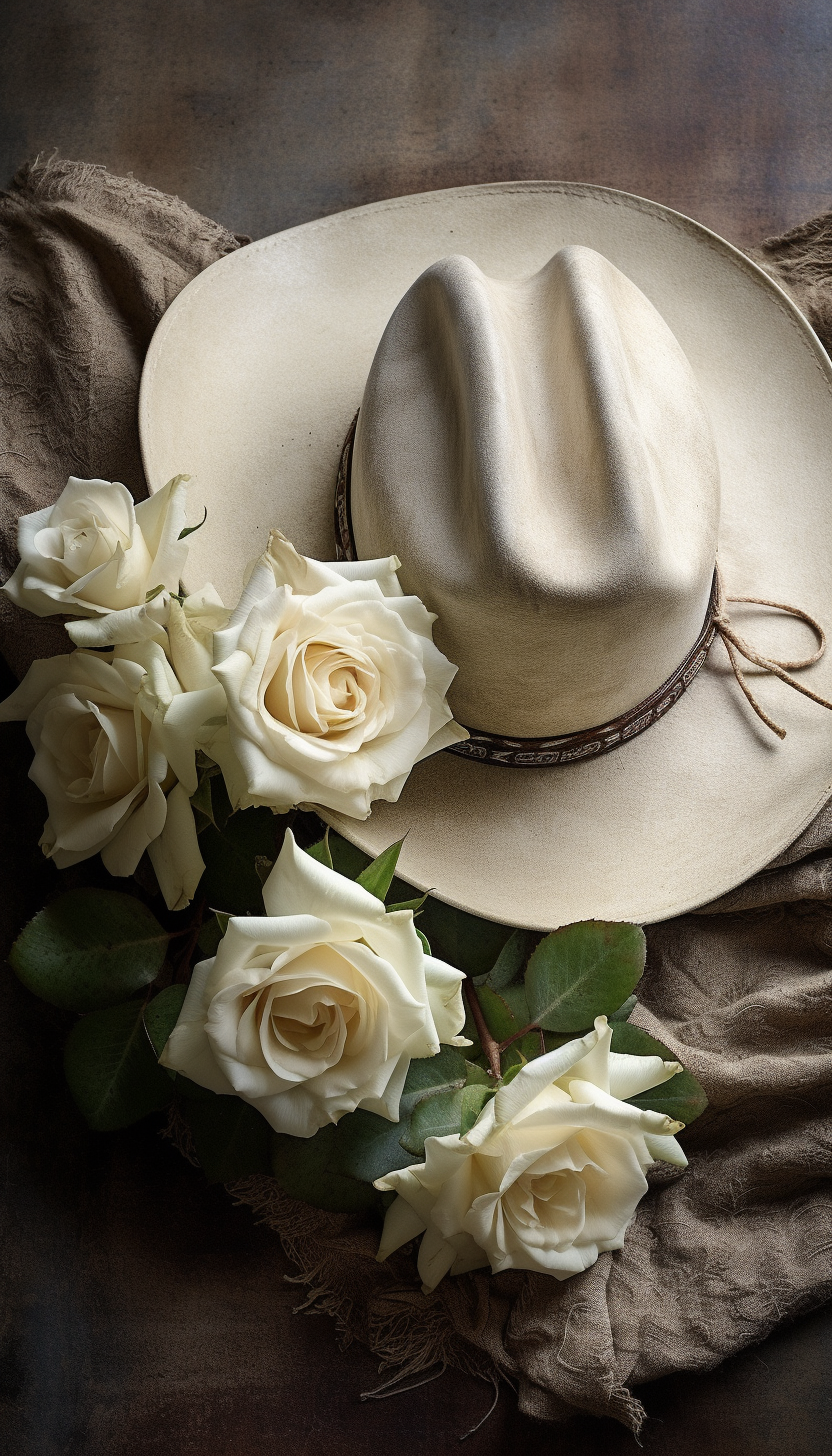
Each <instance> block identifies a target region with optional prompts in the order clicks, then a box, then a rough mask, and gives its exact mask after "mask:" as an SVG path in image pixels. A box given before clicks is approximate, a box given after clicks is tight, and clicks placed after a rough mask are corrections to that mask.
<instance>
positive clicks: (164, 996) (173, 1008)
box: [144, 986, 187, 1076]
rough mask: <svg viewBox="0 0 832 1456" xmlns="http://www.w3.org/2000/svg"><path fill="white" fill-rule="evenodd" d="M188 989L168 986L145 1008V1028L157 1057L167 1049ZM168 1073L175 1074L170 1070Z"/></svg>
mask: <svg viewBox="0 0 832 1456" xmlns="http://www.w3.org/2000/svg"><path fill="white" fill-rule="evenodd" d="M186 989H187V988H186V987H185V986H166V987H165V989H164V991H160V992H159V994H158V996H154V997H153V1000H152V1001H148V1003H147V1005H146V1006H145V1008H144V1025H145V1030H146V1032H147V1034H148V1036H149V1037H150V1044H151V1046H152V1047H153V1050H154V1052H155V1053H156V1056H157V1057H160V1056H161V1055H162V1052H163V1051H164V1050H165V1043H166V1042H167V1039H168V1037H169V1036H170V1034H171V1032H172V1031H173V1028H174V1027H175V1025H176V1023H177V1021H178V1020H179V1013H180V1012H181V1010H182V1006H183V1003H184V1001H185V992H186ZM168 1075H169V1076H173V1075H175V1074H174V1073H170V1072H169V1073H168Z"/></svg>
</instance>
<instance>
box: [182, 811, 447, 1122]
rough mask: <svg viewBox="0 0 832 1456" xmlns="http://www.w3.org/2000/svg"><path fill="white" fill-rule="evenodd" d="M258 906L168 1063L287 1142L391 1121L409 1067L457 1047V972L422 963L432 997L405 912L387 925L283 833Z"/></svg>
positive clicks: (199, 978)
mask: <svg viewBox="0 0 832 1456" xmlns="http://www.w3.org/2000/svg"><path fill="white" fill-rule="evenodd" d="M263 900H264V903H265V906H266V910H267V912H268V913H267V915H266V916H261V917H255V916H245V917H239V918H232V919H231V920H230V921H229V924H228V929H227V931H226V934H225V936H224V937H223V939H222V941H221V942H220V945H219V948H218V950H217V954H216V957H215V958H214V959H213V960H211V961H204V962H202V964H201V965H200V966H197V968H196V970H195V972H194V975H193V978H192V980H191V983H190V985H189V987H188V992H187V995H186V997H185V1002H184V1005H183V1007H182V1013H181V1015H180V1017H179V1020H178V1022H177V1024H176V1026H175V1028H174V1030H173V1032H172V1033H171V1036H170V1038H169V1040H168V1043H167V1045H166V1047H165V1050H164V1053H163V1055H162V1062H163V1064H164V1065H165V1066H166V1067H170V1068H171V1069H172V1070H175V1071H179V1072H182V1073H184V1075H185V1076H187V1077H190V1079H191V1081H193V1082H198V1083H199V1084H200V1085H201V1086H204V1087H208V1088H210V1090H211V1091H213V1092H226V1093H236V1095H237V1096H238V1097H242V1098H244V1099H245V1100H246V1101H247V1102H251V1103H252V1104H253V1106H255V1107H256V1108H258V1109H259V1111H260V1112H261V1113H262V1114H263V1116H264V1117H265V1118H266V1119H267V1121H268V1122H270V1123H271V1125H272V1127H273V1128H275V1130H276V1131H277V1132H284V1133H291V1134H293V1135H294V1136H295V1137H312V1135H313V1134H314V1133H315V1132H317V1130H318V1128H319V1127H323V1126H325V1125H326V1124H327V1123H329V1122H337V1121H338V1119H339V1118H340V1117H342V1116H343V1114H344V1113H346V1112H352V1111H354V1110H355V1109H356V1108H358V1107H362V1108H366V1109H368V1110H369V1111H371V1112H376V1113H378V1114H379V1115H380V1116H381V1117H386V1118H388V1119H389V1120H390V1121H391V1122H397V1121H398V1116H399V1099H400V1097H401V1092H402V1087H403V1086H404V1080H405V1077H406V1075H407V1069H408V1067H409V1065H410V1061H411V1058H413V1057H429V1056H433V1055H435V1053H436V1052H438V1051H439V1046H440V1041H451V1042H458V1041H459V1040H460V1036H459V1034H460V1032H461V1031H462V1027H463V1023H464V1020H465V1013H464V1009H463V1005H462V995H461V983H462V973H461V972H460V971H457V970H454V969H453V967H452V966H448V965H445V963H444V962H443V961H438V960H435V959H430V977H431V982H432V985H433V993H432V994H431V993H429V991H428V985H427V974H428V960H429V958H428V957H427V956H425V954H424V952H423V950H422V945H421V942H420V940H419V937H418V935H417V934H416V930H415V927H414V924H413V913H412V911H410V910H402V911H396V912H394V913H392V914H389V915H388V914H387V913H386V912H385V908H384V905H383V904H382V902H381V901H380V900H378V899H376V897H375V896H374V895H371V894H370V893H369V892H368V891H367V890H365V889H363V888H362V886H361V885H357V884H354V883H353V882H352V881H351V880H347V879H345V878H344V877H343V876H342V875H339V874H336V872H335V871H334V870H330V869H327V868H326V867H325V866H324V865H322V864H319V863H318V862H317V861H316V860H314V859H312V858H311V856H310V855H308V854H305V853H303V851H301V850H299V849H298V847H297V845H296V844H295V841H294V838H293V836H292V834H291V832H287V834H286V838H285V840H284V844H283V848H282V850H281V852H280V856H279V858H278V860H277V863H276V864H275V866H274V869H273V870H272V872H271V874H270V875H269V878H268V879H267V881H266V883H265V885H264V887H263ZM432 996H433V997H435V998H436V999H437V1000H438V1002H439V1004H440V1005H441V1008H442V1011H441V1023H442V1024H441V1026H438V1025H437V1024H436V1022H435V1021H434V1017H433V1012H432ZM467 1044H468V1043H466V1045H467Z"/></svg>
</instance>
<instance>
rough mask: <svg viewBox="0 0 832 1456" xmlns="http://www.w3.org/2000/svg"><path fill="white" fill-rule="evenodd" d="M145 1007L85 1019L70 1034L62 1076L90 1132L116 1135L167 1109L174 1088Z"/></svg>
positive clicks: (129, 1005)
mask: <svg viewBox="0 0 832 1456" xmlns="http://www.w3.org/2000/svg"><path fill="white" fill-rule="evenodd" d="M143 1013H144V1008H143V1006H142V1003H141V1001H138V1000H136V1001H127V1002H125V1003H124V1004H123V1005H121V1006H110V1007H108V1008H107V1009H106V1010H105V1011H93V1012H91V1013H90V1015H89V1016H84V1017H82V1019H81V1020H80V1021H78V1022H76V1024H75V1026H74V1027H73V1028H72V1031H71V1032H70V1033H69V1037H68V1040H67V1044H66V1050H65V1052H64V1070H65V1072H66V1079H67V1082H68V1083H69V1090H70V1092H71V1093H72V1096H73V1098H74V1100H75V1103H76V1105H77V1106H78V1108H79V1110H80V1112H81V1113H82V1114H83V1116H84V1117H85V1118H86V1120H87V1122H88V1123H89V1125H90V1127H92V1128H95V1129H96V1131H97V1132H112V1131H114V1130H115V1129H116V1128H120V1127H129V1126H130V1124H131V1123H133V1122H138V1121H139V1119H140V1118H142V1117H145V1116H146V1115H147V1114H148V1113H149V1112H156V1111H158V1110H159V1108H162V1107H165V1106H166V1105H167V1103H168V1102H170V1100H171V1098H172V1096H173V1084H172V1082H171V1079H170V1078H169V1076H168V1075H167V1073H166V1071H165V1069H164V1067H160V1066H159V1063H158V1062H157V1060H156V1053H155V1052H154V1050H153V1047H152V1046H151V1044H150V1038H149V1037H148V1034H147V1032H146V1030H145V1024H144V1014H143Z"/></svg>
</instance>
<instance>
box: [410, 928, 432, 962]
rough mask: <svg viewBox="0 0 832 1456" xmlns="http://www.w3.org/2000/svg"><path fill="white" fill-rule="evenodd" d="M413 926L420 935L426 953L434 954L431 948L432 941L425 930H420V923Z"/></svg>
mask: <svg viewBox="0 0 832 1456" xmlns="http://www.w3.org/2000/svg"><path fill="white" fill-rule="evenodd" d="M413 928H414V930H415V931H416V934H417V935H418V937H419V939H420V941H421V942H422V950H423V951H424V952H425V955H432V954H433V952H432V950H431V948H430V941H429V940H428V938H427V936H426V935H425V932H424V931H423V930H420V929H419V927H418V925H415V926H414V927H413Z"/></svg>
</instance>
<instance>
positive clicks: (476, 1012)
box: [465, 981, 501, 1081]
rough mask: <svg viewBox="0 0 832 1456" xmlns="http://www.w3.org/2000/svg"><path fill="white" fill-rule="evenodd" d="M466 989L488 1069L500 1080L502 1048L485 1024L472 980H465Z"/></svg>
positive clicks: (496, 1079)
mask: <svg viewBox="0 0 832 1456" xmlns="http://www.w3.org/2000/svg"><path fill="white" fill-rule="evenodd" d="M465 991H466V994H467V996H468V1005H469V1006H470V1007H471V1015H472V1016H473V1018H474V1025H475V1026H476V1028H477V1035H478V1037H479V1039H480V1046H481V1047H482V1049H483V1051H484V1052H485V1055H486V1056H487V1058H488V1070H489V1072H490V1074H491V1076H492V1077H493V1078H494V1079H495V1081H499V1079H500V1076H501V1067H500V1048H499V1046H498V1045H497V1043H496V1041H495V1040H494V1038H493V1036H492V1035H491V1032H490V1031H489V1030H488V1027H487V1026H486V1024H485V1017H484V1016H483V1014H482V1007H481V1006H480V1000H479V996H478V995H477V993H476V991H475V990H474V985H473V982H472V981H466V982H465Z"/></svg>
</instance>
